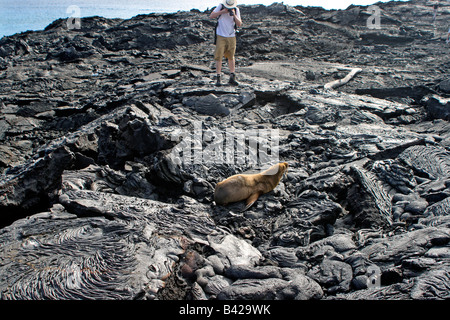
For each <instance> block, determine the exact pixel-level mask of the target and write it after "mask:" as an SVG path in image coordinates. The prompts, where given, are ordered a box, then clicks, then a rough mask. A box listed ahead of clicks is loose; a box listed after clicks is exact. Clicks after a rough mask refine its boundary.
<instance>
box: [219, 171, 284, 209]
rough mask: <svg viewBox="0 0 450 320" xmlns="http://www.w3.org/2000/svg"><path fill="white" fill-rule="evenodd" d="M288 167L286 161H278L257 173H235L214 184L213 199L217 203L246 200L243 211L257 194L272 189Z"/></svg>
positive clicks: (252, 202)
mask: <svg viewBox="0 0 450 320" xmlns="http://www.w3.org/2000/svg"><path fill="white" fill-rule="evenodd" d="M287 169H288V163H287V162H282V163H278V164H276V165H274V166H272V167H270V168H269V169H267V170H265V171H263V172H261V173H257V174H236V175H234V176H231V177H229V178H227V179H225V180H223V181H222V182H219V183H218V184H217V185H216V189H215V190H214V201H215V202H216V204H218V205H226V204H228V203H231V202H238V201H242V200H247V201H246V206H245V208H244V210H243V211H245V210H247V209H248V208H250V207H251V206H252V205H253V204H254V203H255V201H256V200H258V198H259V196H260V195H262V194H264V193H267V192H270V191H272V190H273V189H275V187H276V186H277V185H278V183H279V182H280V180H281V178H282V177H283V174H284V173H285V172H286V171H287Z"/></svg>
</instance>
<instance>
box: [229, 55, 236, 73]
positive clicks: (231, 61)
mask: <svg viewBox="0 0 450 320" xmlns="http://www.w3.org/2000/svg"><path fill="white" fill-rule="evenodd" d="M228 67H230V73H234V72H235V71H236V60H235V59H234V58H233V59H228Z"/></svg>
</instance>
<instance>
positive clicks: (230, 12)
mask: <svg viewBox="0 0 450 320" xmlns="http://www.w3.org/2000/svg"><path fill="white" fill-rule="evenodd" d="M233 10H236V8H229V9H228V13H229V14H230V16H234V11H233Z"/></svg>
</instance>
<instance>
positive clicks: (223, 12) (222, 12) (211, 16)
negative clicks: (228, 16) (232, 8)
mask: <svg viewBox="0 0 450 320" xmlns="http://www.w3.org/2000/svg"><path fill="white" fill-rule="evenodd" d="M216 9H217V8H216ZM216 9H214V10H213V12H211V15H210V16H209V18H210V19H216V18H217V17H218V16H221V15H222V14H225V13H228V9H227V8H225V7H224V8H223V9H222V10H220V11H216Z"/></svg>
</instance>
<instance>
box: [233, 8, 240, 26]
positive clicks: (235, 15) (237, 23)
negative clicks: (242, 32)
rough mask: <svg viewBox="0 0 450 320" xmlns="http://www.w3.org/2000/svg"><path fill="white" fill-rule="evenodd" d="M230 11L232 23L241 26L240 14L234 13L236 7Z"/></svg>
mask: <svg viewBox="0 0 450 320" xmlns="http://www.w3.org/2000/svg"><path fill="white" fill-rule="evenodd" d="M232 11H233V18H234V23H236V26H238V27H240V26H242V19H241V17H240V16H238V15H237V14H236V9H232Z"/></svg>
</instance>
